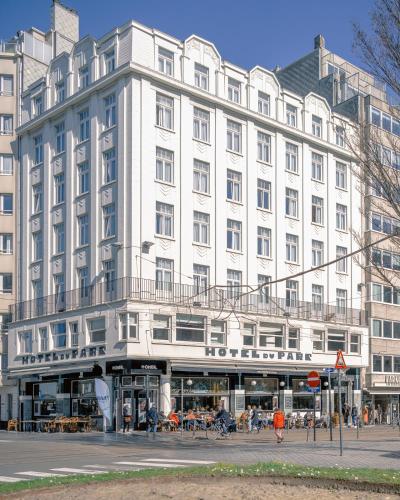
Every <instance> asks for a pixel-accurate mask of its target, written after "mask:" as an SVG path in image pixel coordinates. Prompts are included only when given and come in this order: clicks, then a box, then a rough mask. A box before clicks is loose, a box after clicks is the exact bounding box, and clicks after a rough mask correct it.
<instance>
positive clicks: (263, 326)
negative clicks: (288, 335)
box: [258, 322, 283, 349]
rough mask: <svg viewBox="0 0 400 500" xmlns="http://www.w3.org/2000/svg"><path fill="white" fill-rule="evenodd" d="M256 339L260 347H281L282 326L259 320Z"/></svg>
mask: <svg viewBox="0 0 400 500" xmlns="http://www.w3.org/2000/svg"><path fill="white" fill-rule="evenodd" d="M258 341H259V344H260V347H268V348H272V349H274V348H282V347H283V326H281V325H271V324H270V323H265V322H260V326H259V333H258Z"/></svg>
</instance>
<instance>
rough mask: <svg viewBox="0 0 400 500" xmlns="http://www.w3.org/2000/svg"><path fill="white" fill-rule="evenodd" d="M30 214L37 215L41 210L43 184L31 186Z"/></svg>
mask: <svg viewBox="0 0 400 500" xmlns="http://www.w3.org/2000/svg"><path fill="white" fill-rule="evenodd" d="M32 198H33V199H32V213H33V214H38V213H40V212H41V211H42V210H43V184H42V183H39V184H35V185H34V186H32Z"/></svg>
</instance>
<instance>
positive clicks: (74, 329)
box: [69, 321, 79, 347]
mask: <svg viewBox="0 0 400 500" xmlns="http://www.w3.org/2000/svg"><path fill="white" fill-rule="evenodd" d="M69 331H70V333H71V347H77V346H78V345H79V324H78V322H77V321H73V322H71V323H70V324H69Z"/></svg>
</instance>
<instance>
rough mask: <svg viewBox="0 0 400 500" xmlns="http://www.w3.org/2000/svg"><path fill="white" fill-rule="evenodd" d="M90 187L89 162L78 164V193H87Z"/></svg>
mask: <svg viewBox="0 0 400 500" xmlns="http://www.w3.org/2000/svg"><path fill="white" fill-rule="evenodd" d="M89 189H90V175H89V162H87V161H85V162H83V163H81V164H80V165H78V194H85V193H88V192H89Z"/></svg>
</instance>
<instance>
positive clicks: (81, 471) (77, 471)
mask: <svg viewBox="0 0 400 500" xmlns="http://www.w3.org/2000/svg"><path fill="white" fill-rule="evenodd" d="M50 470H55V471H56V472H68V473H69V474H103V472H104V471H102V470H87V469H72V468H70V467H59V468H57V469H50Z"/></svg>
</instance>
